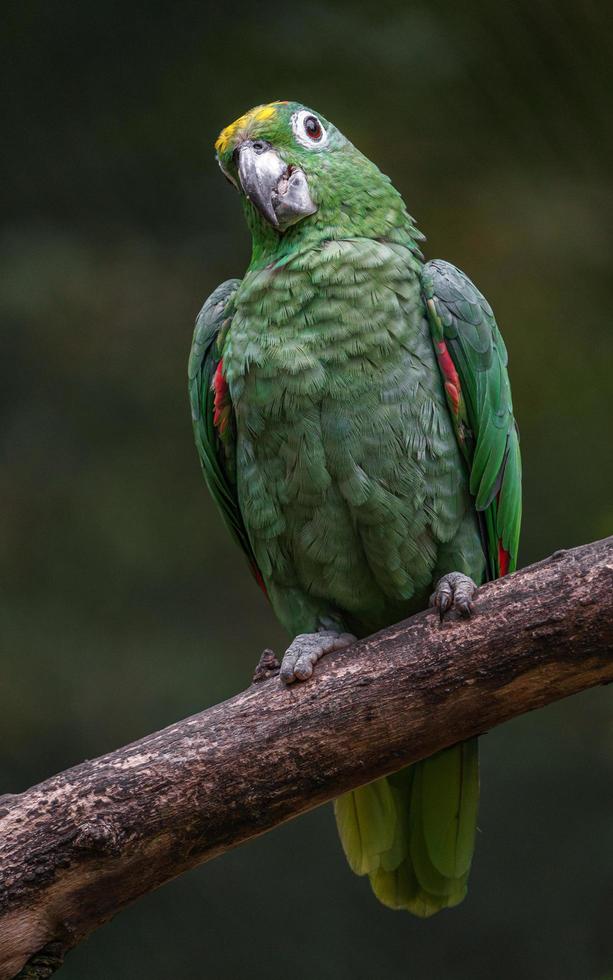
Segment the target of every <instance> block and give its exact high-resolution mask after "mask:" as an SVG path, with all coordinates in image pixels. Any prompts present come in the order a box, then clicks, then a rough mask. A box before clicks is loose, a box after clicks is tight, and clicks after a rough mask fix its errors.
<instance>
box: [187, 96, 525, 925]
mask: <svg viewBox="0 0 613 980" xmlns="http://www.w3.org/2000/svg"><path fill="white" fill-rule="evenodd" d="M275 105H277V106H278V107H277V108H276V109H275V111H274V113H272V114H269V115H268V116H267V117H266V119H261V120H258V119H257V118H255V116H254V117H253V119H251V121H249V118H250V117H245V119H246V120H247V122H245V123H244V126H243V130H246V131H247V132H248V135H249V137H250V138H252V139H255V138H256V137H257V138H258V139H265V140H266V141H268V143H270V144H271V145H272V146H273V147H275V148H276V149H278V151H279V153H280V154H282V157H283V160H284V161H285V162H286V163H289V164H291V165H292V166H294V167H300V168H302V169H303V170H304V173H305V174H306V176H307V179H308V183H309V188H310V190H311V194H312V197H313V199H314V201H315V202H316V204H317V206H318V210H317V212H316V213H315V214H313V215H311V216H309V217H307V218H305V219H304V220H302V221H300V222H299V223H298V224H296V225H294V226H292V227H290V228H289V229H288V230H286V231H285V233H284V234H280V233H279V232H277V231H276V230H274V229H273V228H271V227H270V226H269V225H268V224H266V222H265V221H264V220H263V219H262V218H261V216H260V214H259V213H258V211H257V210H256V208H255V207H254V206H253V205H252V203H251V201H249V200H244V207H245V213H246V217H247V221H248V224H249V227H250V229H251V232H252V236H253V242H254V250H253V257H252V261H251V264H250V266H249V268H248V270H247V272H246V274H245V277H244V278H243V280H242V281H241V282H238V281H236V280H232V281H231V282H228V283H224V284H223V285H222V286H221V287H219V288H218V289H217V290H216V291H215V293H214V294H213V295H212V296H211V298H210V299H209V300H208V301H207V303H206V304H205V306H204V308H203V310H202V312H201V314H200V316H199V318H198V321H197V324H196V331H195V335H194V346H193V348H192V356H191V358H190V369H189V378H190V396H191V401H192V414H193V419H194V429H195V435H196V444H197V448H198V452H199V455H200V459H201V462H202V466H203V471H204V475H205V478H206V480H207V483H208V485H209V488H210V490H211V492H212V494H213V496H214V497H215V499H216V500H217V503H218V504H219V506H220V508H221V510H222V513H223V514H224V516H225V519H226V522H227V523H228V525H229V527H230V529H231V531H232V533H233V534H234V536H235V538H236V539H237V540H238V542H239V543H240V544H241V545H242V547H243V549H244V551H245V552H246V554H247V556H248V558H249V560H250V562H251V564H252V566H253V567H254V568H255V569H256V570H257V573H258V574H259V575H260V576H261V578H262V579H263V582H264V584H265V586H266V590H267V593H268V596H269V598H270V601H271V603H272V606H273V609H274V610H275V613H276V614H277V616H278V618H279V619H280V620H281V622H282V623H283V625H284V626H285V627H286V628H287V630H288V632H289V633H290V635H291V636H294V635H296V634H299V633H308V632H314V631H316V630H317V629H318V627H320V626H321V625H322V623H329V622H330V621H332V622H334V623H336V624H338V626H339V629H342V630H348V631H351V632H353V633H355V634H356V635H358V636H360V635H361V636H363V635H367V634H368V633H370V632H372V631H373V630H376V629H378V628H381V627H383V626H385V625H388V624H390V623H393V622H396V621H398V620H400V619H402V618H404V617H406V616H408V615H410V614H411V613H413V612H415V611H417V610H419V609H423V608H425V607H426V606H427V603H428V597H429V595H430V593H431V592H432V589H433V586H434V584H435V583H436V581H437V580H438V578H439V577H440V576H442V575H443V574H445V573H446V572H450V571H461V572H464V573H465V574H466V575H469V576H471V577H472V578H473V579H474V580H475V581H476V582H477V583H479V582H482V581H484V580H485V579H486V578H490V577H494V576H496V575H497V574H500V573H501V571H504V570H505V569H504V568H502V567H501V563H502V564H505V565H506V564H507V563H508V565H509V567H510V568H513V567H515V562H516V555H517V544H518V536H519V521H520V499H521V498H520V493H521V488H520V484H521V472H520V461H519V448H518V440H517V431H516V427H515V423H514V419H513V412H512V404H511V396H510V388H509V381H508V375H507V368H506V351H505V348H504V344H503V342H502V338H501V337H500V334H499V331H498V328H497V326H496V323H495V320H494V317H493V314H492V311H491V308H490V307H489V305H488V304H487V302H486V301H485V299H484V298H483V297H482V296H481V294H480V293H479V292H478V291H477V290H476V288H475V287H474V286H473V285H472V283H470V281H469V280H468V279H467V278H466V277H465V276H464V275H463V274H462V273H461V272H459V271H458V270H457V269H455V268H454V267H453V266H450V265H449V264H447V263H443V262H430V263H428V264H427V265H425V266H424V265H423V262H422V258H421V254H420V251H419V247H418V243H419V241H420V239H421V237H422V236H421V235H420V234H419V233H418V232H417V231H416V228H415V225H414V223H413V221H412V219H411V218H410V217H409V215H408V214H407V212H406V209H405V207H404V204H403V202H402V199H401V198H400V196H399V194H398V193H397V192H396V191H395V190H394V188H393V187H392V185H391V184H390V182H389V180H388V178H386V177H384V176H383V175H382V174H381V173H380V172H379V171H378V170H377V168H376V167H375V166H374V165H373V164H372V163H370V161H368V160H366V158H365V157H363V156H362V155H361V154H360V153H359V152H358V151H357V150H356V149H355V148H354V147H353V146H352V145H351V144H350V143H349V142H348V141H347V140H345V138H344V137H343V136H342V135H341V134H340V133H338V131H337V130H335V129H334V127H332V126H331V125H330V124H329V123H327V122H326V121H325V120H322V123H323V125H324V126H325V128H326V145H325V148H321V149H310V148H309V147H305V146H303V145H302V144H300V143H298V142H296V139H295V137H294V130H293V128H292V125H291V124H290V122H291V120H292V118H295V114H296V113H297V112H299V111H300V110H301V108H302V107H300V106H297V105H296V104H294V103H279V104H275ZM320 118H321V117H320ZM230 129H231V130H232V127H231V128H230ZM225 132H226V133H228V132H229V130H228V131H225ZM222 136H223V134H222ZM239 138H240V136H239V135H236V139H234V136H233V140H234V142H233V141H231V140H230V139H229V138H228V139H227V140H226V141H225V142H223V141H222V139H221V138H220V145H221V146H223V147H224V149H223V152H222V151H221V150H220V163H221V164H222V167H223V168H224V170H225V171H226V173H227V174H228V175H229V176H230V178H231V179H235V178H236V172H235V169H234V170H233V167H235V164H234V162H233V161H234V159H235V158H234V157H233V150H234V149H235V145H236V140H238V139H239ZM243 138H244V136H243ZM225 143H228V145H227V146H226V145H225ZM437 345H438V346H437ZM441 345H442V346H441ZM437 357H438V361H437ZM220 361H222V362H223V366H222V368H221V369H220V371H221V372H222V374H223V379H224V381H223V385H222V383H221V381H220V377H221V375H220V371H218V365H219V362H220ZM446 371H447V374H446V373H445V372H446ZM452 371H455V372H456V379H457V385H456V388H459V396H458V397H457V398H455V394H454V392H455V389H454V387H453V385H451V387H450V385H449V384H447V387H445V383H446V382H448V381H449V378H450V377H451V374H450V373H449V372H452ZM216 372H217V373H216ZM214 377H215V392H213V391H212V387H211V385H212V382H213V378H214ZM454 383H455V382H454ZM454 398H455V401H454ZM215 399H217V401H215ZM222 401H223V406H222V407H224V408H225V409H226V410H227V423H226V424H224V425H223V426H220V425H219V424H217V425H216V424H215V421H214V408H215V405H217V407H218V408H219V406H220V404H221V403H222ZM505 555H506V557H505ZM477 803H478V761H477V744H476V741H471V742H468V743H465V744H464V745H457V746H453V747H451V748H449V749H446V750H445V751H444V752H441V753H439V754H438V755H437V756H435V757H433V758H431V759H428V760H425V761H424V762H422V763H419V764H418V765H416V766H413V767H412V768H411V769H407V770H403V771H402V772H399V773H396V774H395V775H393V776H390V777H388V778H386V779H381V780H378V781H376V782H375V783H372V784H370V785H369V786H365V787H362V788H360V789H358V790H356V791H355V792H353V793H349V794H347V795H346V796H344V797H342V798H341V799H340V800H338V801H337V803H336V807H335V808H336V818H337V824H338V828H339V833H340V836H341V840H342V842H343V847H344V849H345V852H346V854H347V858H348V861H349V863H350V865H351V867H352V868H353V870H354V871H355V872H356V873H358V874H368V875H369V877H370V881H371V884H372V887H373V889H374V891H375V894H376V895H377V897H378V898H379V899H380V900H381V901H382V902H384V903H385V904H386V905H389V906H391V907H393V908H406V909H409V910H410V911H412V912H414V913H416V914H418V915H430V914H431V913H433V912H435V911H437V910H439V909H441V908H444V907H447V906H452V905H456V904H457V903H458V902H459V901H461V900H462V898H463V897H464V894H465V892H466V882H467V878H468V873H469V869H470V862H471V858H472V852H473V847H474V834H475V826H476V814H477Z"/></svg>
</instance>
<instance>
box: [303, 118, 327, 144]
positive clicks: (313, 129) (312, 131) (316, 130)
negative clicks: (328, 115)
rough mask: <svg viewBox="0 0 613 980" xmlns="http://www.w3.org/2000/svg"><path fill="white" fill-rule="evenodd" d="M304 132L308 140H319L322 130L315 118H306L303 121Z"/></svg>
mask: <svg viewBox="0 0 613 980" xmlns="http://www.w3.org/2000/svg"><path fill="white" fill-rule="evenodd" d="M304 131H305V133H306V134H307V136H308V137H309V138H310V139H312V140H320V139H321V137H322V133H323V130H322V128H321V123H320V121H319V119H316V118H315V116H307V117H306V119H305V120H304Z"/></svg>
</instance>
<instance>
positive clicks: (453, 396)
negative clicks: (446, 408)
mask: <svg viewBox="0 0 613 980" xmlns="http://www.w3.org/2000/svg"><path fill="white" fill-rule="evenodd" d="M436 357H437V359H438V364H439V367H440V369H441V372H442V375H443V378H444V384H445V392H446V394H447V398H448V399H449V403H450V405H451V410H452V412H453V414H454V415H455V417H456V419H457V418H458V417H459V413H460V394H461V391H462V388H461V385H460V379H459V377H458V372H457V371H456V369H455V364H454V363H453V361H452V359H451V354H450V353H449V351H448V350H447V344H446V343H445V341H444V340H439V341H438V342H437V344H436Z"/></svg>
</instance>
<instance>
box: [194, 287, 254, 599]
mask: <svg viewBox="0 0 613 980" xmlns="http://www.w3.org/2000/svg"><path fill="white" fill-rule="evenodd" d="M239 285H240V279H228V281H227V282H223V283H222V284H221V285H220V286H218V287H217V289H215V290H214V292H212V293H211V295H210V296H209V298H208V299H207V301H206V303H205V304H204V306H203V307H202V309H201V310H200V313H199V314H198V316H197V318H196V327H195V329H194V339H193V341H192V349H191V352H190V355H189V363H188V371H187V373H188V389H189V399H190V403H191V409H192V424H193V427H194V437H195V440H196V448H197V450H198V456H199V457H200V464H201V466H202V472H203V473H204V479H205V480H206V484H207V486H208V488H209V491H210V492H211V495H212V497H213V499H214V501H215V503H216V504H217V506H218V508H219V510H220V512H221V516H222V517H223V519H224V522H225V524H226V526H227V527H228V529H229V530H230V533H231V534H232V537H233V538H234V540H235V541H236V542H237V543H238V544H239V545H240V546H241V548H242V549H243V551H244V552H245V554H246V555H247V559H248V561H249V564H250V566H251V570H252V572H253V574H254V576H255V578H256V581H257V582H258V584H259V585H260V586H261V587H262V588H264V583H263V580H262V576H261V574H260V570H259V568H258V566H257V562H256V560H255V557H254V554H253V550H252V548H251V544H250V541H249V537H248V535H247V530H246V528H245V525H244V523H243V518H242V516H241V511H240V506H239V502H238V495H237V490H236V477H235V455H236V423H235V417H234V409H233V407H232V401H231V398H230V391H229V389H228V384H227V382H226V380H225V378H224V374H223V362H222V357H221V346H222V344H223V340H224V337H225V335H226V333H227V330H228V327H229V325H230V323H231V321H232V316H233V313H234V294H235V293H236V290H237V289H238V286H239ZM264 591H265V590H264Z"/></svg>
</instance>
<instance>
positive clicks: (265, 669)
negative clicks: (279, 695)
mask: <svg viewBox="0 0 613 980" xmlns="http://www.w3.org/2000/svg"><path fill="white" fill-rule="evenodd" d="M280 666H281V664H280V663H279V661H278V660H277V658H276V657H275V655H274V653H273V651H272V650H269V649H266V650H264V652H263V653H262V656H261V657H260V659H259V661H258V665H257V667H256V668H255V670H254V672H253V680H252V683H253V684H259V682H260V681H267V680H268V678H269V677H274V676H275V674H278V673H279V667H280Z"/></svg>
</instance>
